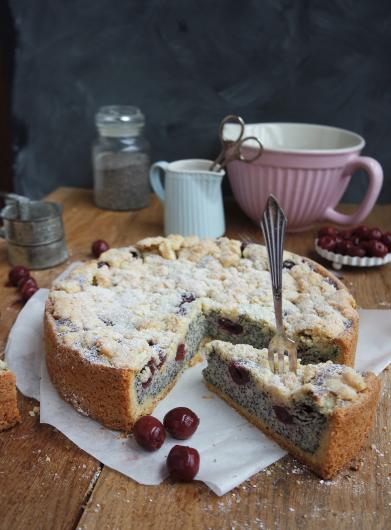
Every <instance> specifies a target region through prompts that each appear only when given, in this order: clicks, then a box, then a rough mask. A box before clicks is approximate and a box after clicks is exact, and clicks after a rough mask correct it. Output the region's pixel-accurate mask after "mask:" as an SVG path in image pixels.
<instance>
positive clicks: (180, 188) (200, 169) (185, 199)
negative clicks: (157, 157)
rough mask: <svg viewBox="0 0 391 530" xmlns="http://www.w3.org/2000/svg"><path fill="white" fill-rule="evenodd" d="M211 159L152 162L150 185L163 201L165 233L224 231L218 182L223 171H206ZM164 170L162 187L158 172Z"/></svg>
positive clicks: (213, 233)
mask: <svg viewBox="0 0 391 530" xmlns="http://www.w3.org/2000/svg"><path fill="white" fill-rule="evenodd" d="M211 164H212V160H201V159H189V160H177V161H175V162H171V163H169V162H163V161H161V162H155V164H153V165H152V166H151V169H150V170H149V180H150V182H151V186H152V188H153V190H154V192H155V193H156V195H157V196H158V197H159V199H160V200H161V201H162V202H163V203H164V231H165V234H166V235H168V234H180V235H182V236H190V235H196V236H198V237H200V238H204V237H212V238H215V237H220V236H222V235H223V234H224V232H225V221H224V207H223V195H222V190H221V183H222V180H223V177H224V170H223V169H221V170H220V171H209V167H210V166H211ZM162 172H163V173H164V175H165V180H164V187H163V184H162V180H161V173H162Z"/></svg>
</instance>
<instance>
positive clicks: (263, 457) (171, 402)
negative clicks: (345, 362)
mask: <svg viewBox="0 0 391 530" xmlns="http://www.w3.org/2000/svg"><path fill="white" fill-rule="evenodd" d="M47 294H48V291H47V289H40V290H39V291H38V292H37V293H36V294H35V295H34V296H33V297H32V298H31V299H30V300H29V302H28V303H27V304H26V305H25V306H24V308H23V309H22V310H21V312H20V313H19V315H18V318H17V320H16V322H15V324H14V326H13V328H12V330H11V332H10V335H9V339H8V343H7V346H6V360H7V362H8V364H9V367H10V368H11V370H13V371H14V372H15V373H16V381H17V385H18V388H19V390H20V391H21V392H22V393H23V394H24V395H26V396H29V397H34V398H35V399H38V400H40V409H41V411H40V419H41V423H48V424H50V425H53V426H54V427H56V428H57V429H58V430H59V431H61V432H62V433H64V434H65V436H67V438H69V439H70V440H72V441H73V442H74V443H75V444H76V445H78V446H79V447H80V448H81V449H83V450H84V451H86V452H87V453H89V454H91V455H92V456H94V457H95V458H97V459H98V460H99V461H100V462H102V463H103V464H105V465H108V466H110V467H112V468H113V469H116V470H117V471H120V472H121V473H123V474H124V475H127V476H128V477H131V478H132V479H134V480H136V481H137V482H139V483H141V484H150V485H153V484H159V483H160V482H162V481H163V480H164V478H165V477H166V476H167V471H166V468H165V460H166V457H167V454H168V452H169V451H170V449H171V447H172V446H173V445H175V444H177V443H181V444H183V445H190V446H192V447H195V448H196V449H197V450H198V451H199V453H200V456H201V466H200V471H199V473H198V475H197V479H198V480H202V481H203V482H205V484H207V485H208V486H209V488H211V489H212V490H213V491H214V492H215V493H216V494H217V495H224V494H225V493H226V492H227V491H229V490H231V489H232V488H234V487H235V486H237V485H239V484H240V483H241V482H243V481H245V480H246V479H248V478H249V477H250V476H252V475H254V474H255V473H257V472H258V471H260V470H262V469H264V468H265V467H267V466H268V465H270V464H271V463H273V462H275V461H276V460H278V459H279V458H281V457H282V456H283V455H284V454H285V452H284V451H283V450H282V449H280V448H279V446H278V445H277V444H275V443H274V442H272V441H271V440H269V439H268V438H267V437H266V436H265V435H264V434H263V433H262V432H260V431H259V430H258V429H256V428H255V427H253V426H252V425H251V424H250V423H248V422H247V421H246V420H245V419H244V418H242V416H240V415H239V414H237V413H236V412H235V411H234V410H233V409H231V408H230V407H229V406H228V405H226V404H225V402H223V401H222V400H221V399H219V398H218V397H217V396H215V395H214V394H212V393H210V392H209V391H208V390H207V388H206V387H205V386H204V384H203V379H202V375H201V371H202V369H203V367H204V365H200V364H199V365H197V366H195V367H193V368H190V369H188V370H186V372H185V373H184V374H183V375H182V376H181V377H180V379H179V381H178V383H177V384H176V386H175V388H174V389H173V390H172V391H171V392H170V394H169V395H168V396H167V397H166V398H165V399H164V400H163V401H162V402H161V403H160V404H159V405H158V407H157V408H156V409H155V411H154V413H153V414H154V416H156V417H157V418H159V419H160V420H163V417H164V415H165V413H166V412H167V411H169V410H170V409H171V408H174V407H178V406H186V407H189V408H191V409H192V410H194V412H196V414H197V415H198V416H199V418H200V425H199V427H198V429H197V431H196V432H195V434H194V435H193V436H192V438H191V439H189V440H187V441H183V442H180V441H178V440H174V439H172V438H170V436H167V439H166V442H165V443H164V445H163V446H162V447H161V448H160V449H159V450H158V451H156V452H155V453H147V452H145V451H144V450H143V449H141V448H140V447H138V445H137V444H136V442H135V441H134V439H133V438H132V437H129V438H124V437H123V436H122V435H121V434H120V433H118V432H116V431H110V430H109V429H106V428H104V427H102V426H101V425H100V424H99V423H97V422H95V421H94V420H91V419H90V418H88V417H86V416H83V415H82V414H79V413H78V412H76V411H75V409H74V408H73V407H72V406H71V405H69V404H67V403H65V402H64V401H63V400H62V399H61V398H60V397H59V395H58V394H57V391H56V390H55V388H54V387H53V385H52V383H51V381H50V379H49V377H48V374H47V370H46V364H45V362H44V357H43V341H42V317H43V312H44V305H45V301H46V298H47ZM390 360H391V311H390V310H361V311H360V333H359V342H358V351H357V360H356V368H357V369H359V370H371V371H373V372H375V373H376V374H378V373H380V372H381V371H382V370H383V369H384V368H385V367H386V366H387V365H388V363H389V362H390Z"/></svg>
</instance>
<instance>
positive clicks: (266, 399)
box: [203, 350, 328, 453]
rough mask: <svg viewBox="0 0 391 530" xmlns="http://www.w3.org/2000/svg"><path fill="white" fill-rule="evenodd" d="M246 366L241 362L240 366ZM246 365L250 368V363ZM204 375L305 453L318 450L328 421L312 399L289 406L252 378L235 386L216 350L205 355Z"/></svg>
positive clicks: (223, 392)
mask: <svg viewBox="0 0 391 530" xmlns="http://www.w3.org/2000/svg"><path fill="white" fill-rule="evenodd" d="M245 365H246V363H245V362H243V363H242V366H243V367H244V366H245ZM247 365H248V366H249V367H250V365H251V361H249V362H248V363H247ZM232 369H235V368H231V371H232ZM249 373H250V372H249ZM203 375H204V377H205V379H206V381H207V382H208V383H210V384H211V385H212V386H213V387H215V388H216V389H218V390H219V391H220V392H221V393H222V394H224V395H226V396H228V397H229V398H231V399H232V400H233V401H234V402H235V403H237V404H238V405H239V406H240V407H242V408H243V409H245V410H247V411H248V412H249V413H250V414H251V415H252V416H253V417H254V418H256V419H258V420H260V421H261V422H262V423H263V424H265V425H266V426H267V427H269V428H270V429H271V430H272V431H273V432H276V433H278V434H279V435H281V436H283V437H285V438H286V439H289V440H290V441H292V442H293V443H294V444H295V445H297V446H298V447H299V448H300V449H302V450H303V451H307V452H308V453H314V452H315V451H316V450H317V449H318V447H319V443H320V439H321V437H322V433H323V432H324V430H325V429H326V428H327V423H328V419H327V416H325V415H324V414H322V413H321V412H320V411H319V410H317V408H316V406H315V405H314V402H313V400H312V399H311V398H309V397H307V398H305V397H304V398H303V399H301V400H299V401H297V402H293V403H291V404H290V405H287V404H285V403H284V404H282V403H279V402H278V400H276V399H273V397H272V396H271V395H270V393H268V392H265V391H263V390H261V389H260V388H259V387H258V386H257V383H256V381H255V380H254V379H252V378H251V375H250V378H249V381H248V382H247V383H245V384H236V383H235V382H234V381H233V379H232V375H231V373H230V369H229V363H227V362H226V361H225V360H223V359H222V358H221V357H220V356H219V355H218V353H217V352H216V351H215V350H212V352H211V353H210V354H209V356H208V366H207V368H205V370H204V371H203ZM239 377H240V376H239Z"/></svg>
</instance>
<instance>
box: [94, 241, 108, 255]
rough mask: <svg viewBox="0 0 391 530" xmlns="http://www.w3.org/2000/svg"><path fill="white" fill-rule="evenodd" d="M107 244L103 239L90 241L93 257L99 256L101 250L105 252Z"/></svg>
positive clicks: (101, 252)
mask: <svg viewBox="0 0 391 530" xmlns="http://www.w3.org/2000/svg"><path fill="white" fill-rule="evenodd" d="M109 248H110V247H109V244H108V243H106V241H104V240H103V239H97V240H96V241H94V242H93V243H92V246H91V252H92V254H93V256H94V257H95V258H99V256H100V255H101V254H103V252H106V250H109Z"/></svg>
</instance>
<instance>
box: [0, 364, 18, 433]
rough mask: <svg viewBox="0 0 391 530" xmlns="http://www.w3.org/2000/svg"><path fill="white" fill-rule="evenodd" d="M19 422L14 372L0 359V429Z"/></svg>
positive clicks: (8, 427)
mask: <svg viewBox="0 0 391 530" xmlns="http://www.w3.org/2000/svg"><path fill="white" fill-rule="evenodd" d="M19 422H20V415H19V410H18V405H17V401H16V380H15V374H14V373H13V372H11V371H10V370H8V367H7V364H6V363H5V362H4V361H2V360H0V431H5V430H6V429H10V428H11V427H13V426H14V425H16V424H17V423H19Z"/></svg>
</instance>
